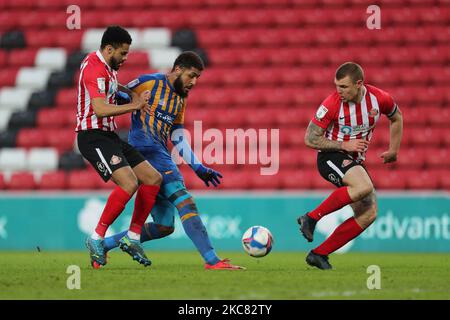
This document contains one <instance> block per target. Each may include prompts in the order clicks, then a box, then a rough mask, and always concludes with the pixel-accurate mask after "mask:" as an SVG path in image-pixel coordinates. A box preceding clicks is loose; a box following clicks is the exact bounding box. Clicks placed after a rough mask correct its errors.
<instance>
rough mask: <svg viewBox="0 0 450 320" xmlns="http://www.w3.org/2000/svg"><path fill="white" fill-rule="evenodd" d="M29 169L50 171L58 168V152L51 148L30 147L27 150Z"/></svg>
mask: <svg viewBox="0 0 450 320" xmlns="http://www.w3.org/2000/svg"><path fill="white" fill-rule="evenodd" d="M27 167H28V170H29V171H50V170H56V169H57V168H58V152H57V151H56V150H55V149H53V148H32V149H30V151H29V152H28V161H27Z"/></svg>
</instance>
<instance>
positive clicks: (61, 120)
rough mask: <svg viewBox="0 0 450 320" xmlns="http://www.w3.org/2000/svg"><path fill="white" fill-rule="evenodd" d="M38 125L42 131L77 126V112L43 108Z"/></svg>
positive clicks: (38, 116) (37, 120) (38, 117)
mask: <svg viewBox="0 0 450 320" xmlns="http://www.w3.org/2000/svg"><path fill="white" fill-rule="evenodd" d="M116 119H117V118H116ZM36 124H37V126H38V127H40V128H42V129H44V128H67V127H68V126H75V112H74V111H72V110H66V109H64V108H54V109H53V108H43V109H41V110H39V112H38V114H37V119H36Z"/></svg>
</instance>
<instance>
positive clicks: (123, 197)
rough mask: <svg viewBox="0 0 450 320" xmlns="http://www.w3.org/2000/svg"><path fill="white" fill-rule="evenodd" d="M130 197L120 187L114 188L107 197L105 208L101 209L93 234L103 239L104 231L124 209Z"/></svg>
mask: <svg viewBox="0 0 450 320" xmlns="http://www.w3.org/2000/svg"><path fill="white" fill-rule="evenodd" d="M130 198H131V195H129V194H128V192H126V191H125V190H123V189H122V188H121V187H119V186H116V187H115V188H114V190H113V191H112V192H111V194H110V195H109V197H108V201H107V202H106V206H105V208H104V209H103V213H102V216H101V217H100V221H99V222H98V224H97V228H95V232H96V233H97V234H98V235H99V236H101V237H105V233H106V230H108V227H109V226H110V225H112V224H113V222H114V220H116V218H117V217H118V216H119V214H120V213H121V212H122V211H123V209H125V206H126V204H127V202H128V201H129V200H130Z"/></svg>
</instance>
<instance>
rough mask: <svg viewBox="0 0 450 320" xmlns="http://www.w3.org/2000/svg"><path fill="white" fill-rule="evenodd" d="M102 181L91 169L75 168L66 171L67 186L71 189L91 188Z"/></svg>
mask: <svg viewBox="0 0 450 320" xmlns="http://www.w3.org/2000/svg"><path fill="white" fill-rule="evenodd" d="M102 183H103V181H102V179H101V178H100V177H99V175H98V174H97V173H96V172H95V171H93V170H75V171H71V172H69V173H68V181H67V187H68V188H69V189H71V190H89V189H90V190H93V189H97V188H99V187H100V186H101V184H102Z"/></svg>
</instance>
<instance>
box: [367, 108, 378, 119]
mask: <svg viewBox="0 0 450 320" xmlns="http://www.w3.org/2000/svg"><path fill="white" fill-rule="evenodd" d="M377 115H378V109H375V108H372V109H371V110H370V111H369V117H376V116H377Z"/></svg>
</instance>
